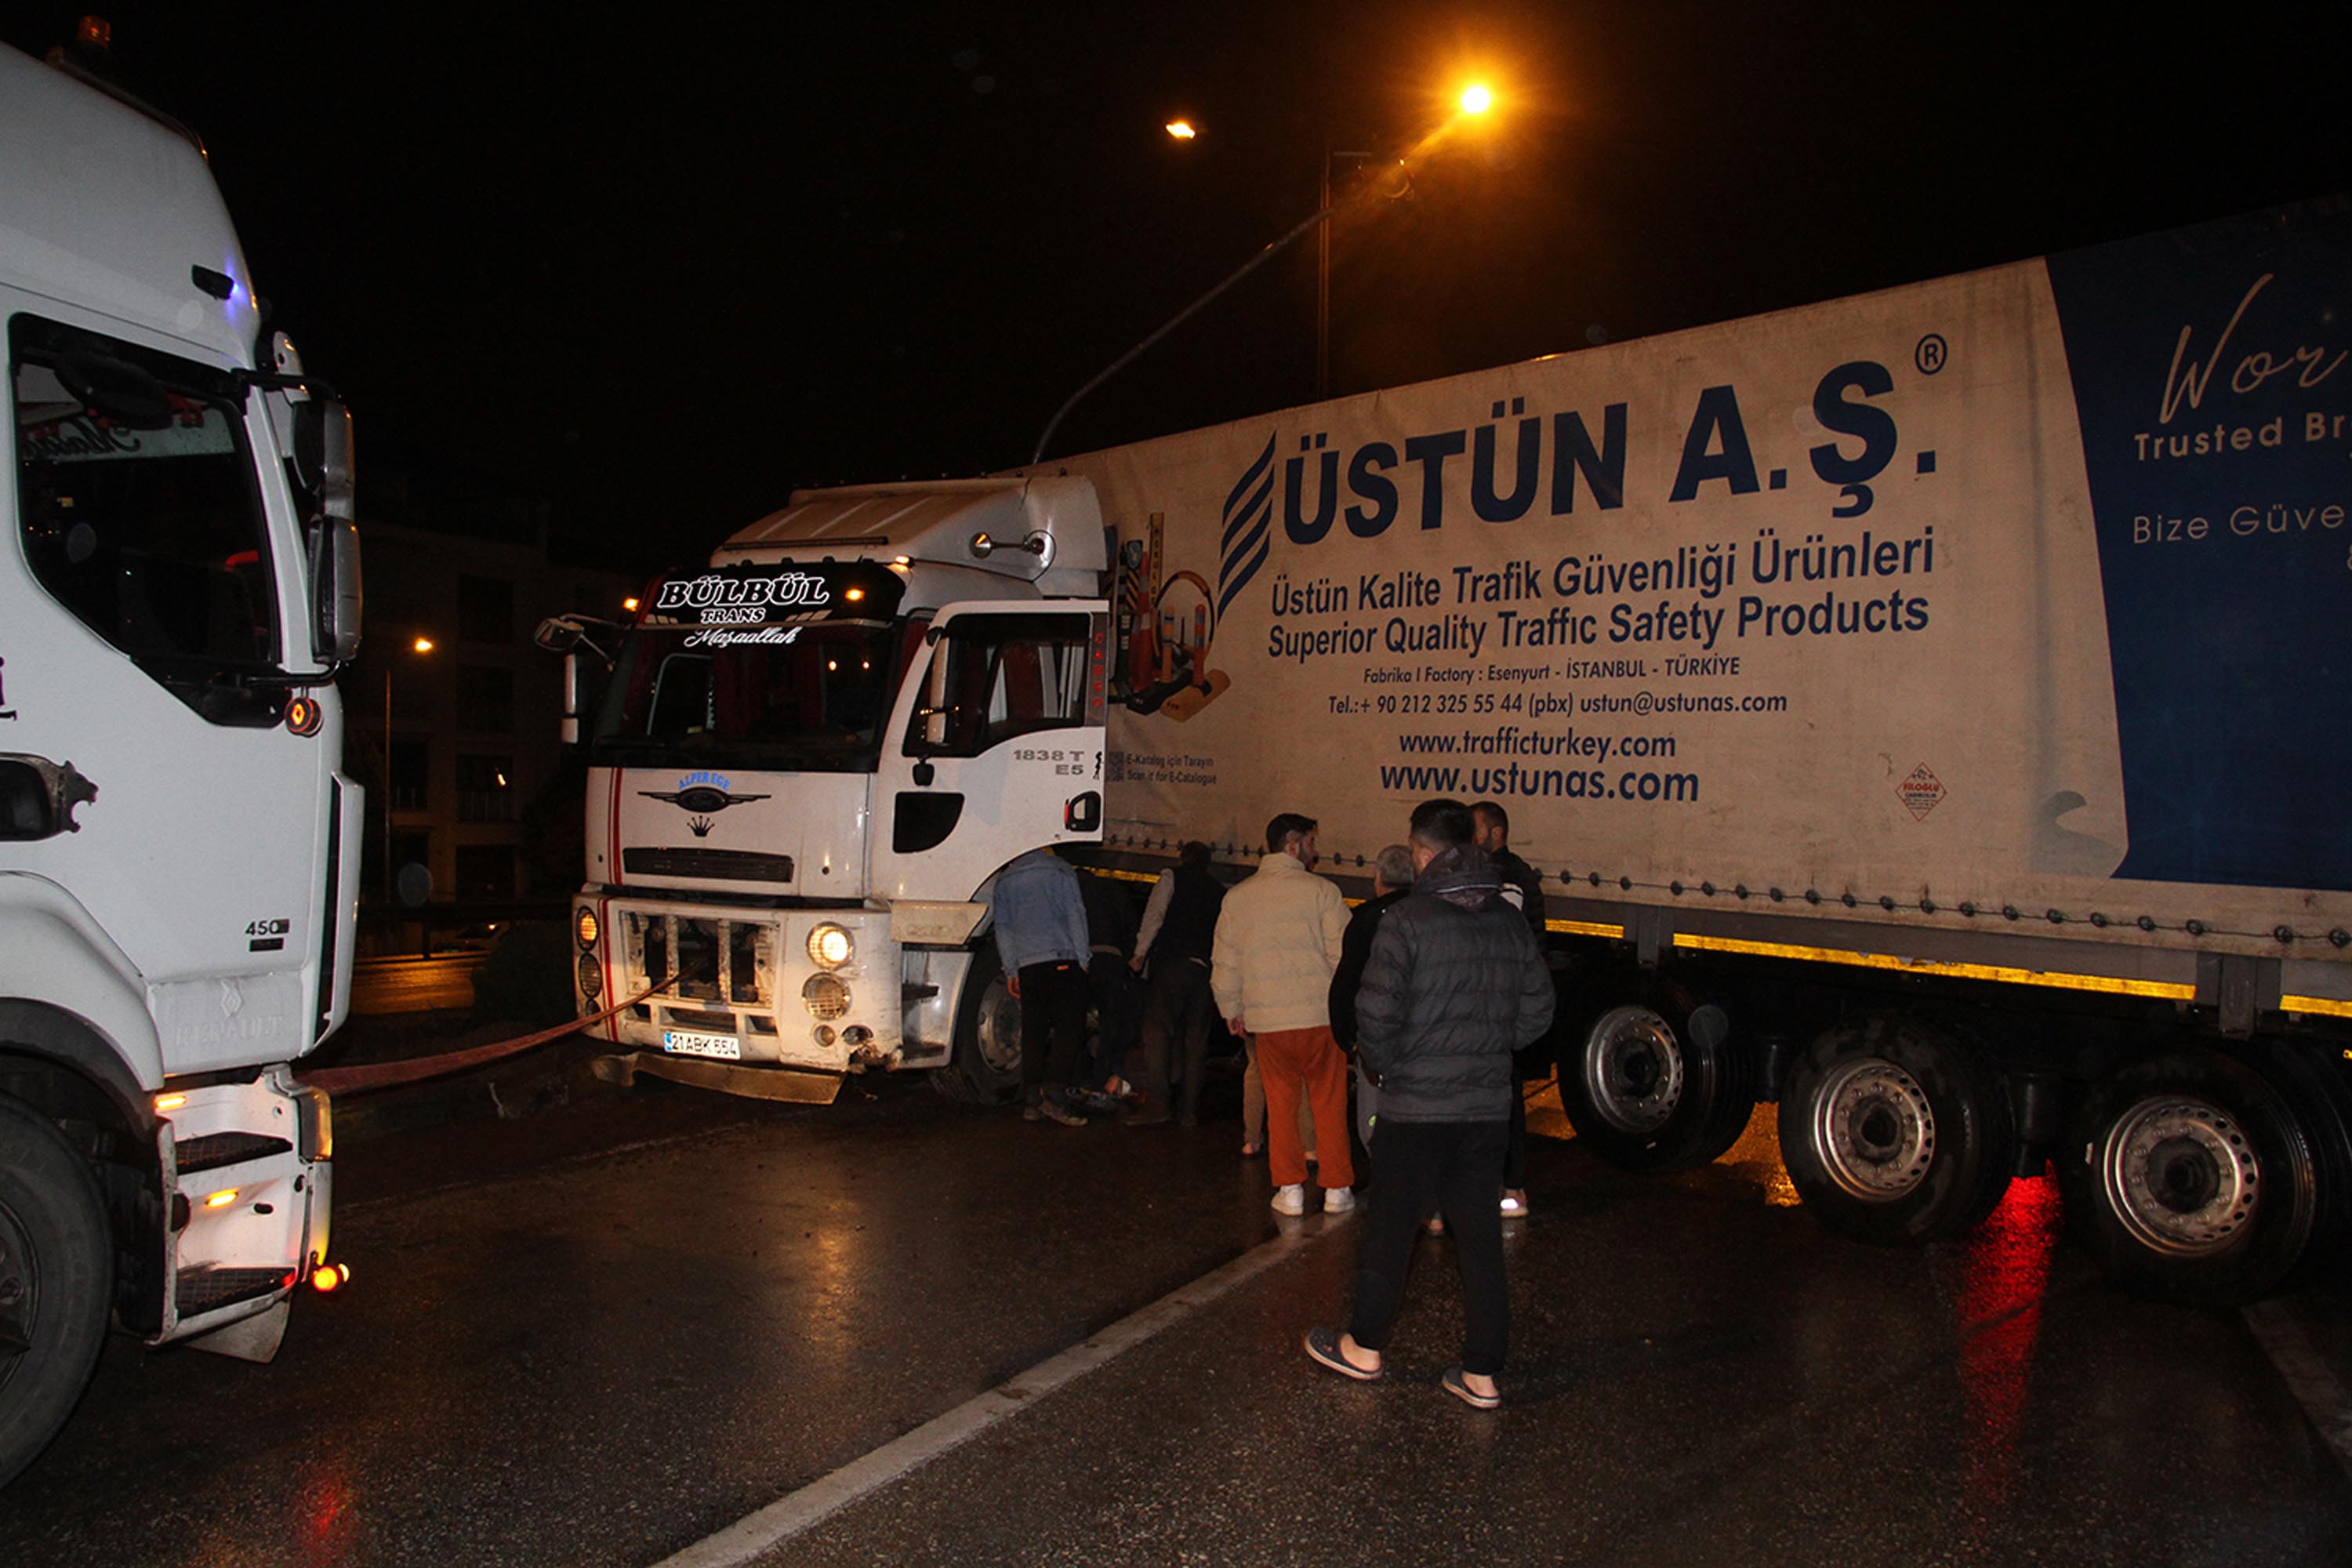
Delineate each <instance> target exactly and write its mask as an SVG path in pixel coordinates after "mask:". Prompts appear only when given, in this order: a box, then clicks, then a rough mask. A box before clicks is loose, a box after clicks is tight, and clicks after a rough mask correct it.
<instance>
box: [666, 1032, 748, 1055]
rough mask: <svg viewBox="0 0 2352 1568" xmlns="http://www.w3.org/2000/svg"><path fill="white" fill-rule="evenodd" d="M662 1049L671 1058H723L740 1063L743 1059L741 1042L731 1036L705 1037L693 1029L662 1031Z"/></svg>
mask: <svg viewBox="0 0 2352 1568" xmlns="http://www.w3.org/2000/svg"><path fill="white" fill-rule="evenodd" d="M662 1049H663V1050H666V1051H668V1052H669V1053H671V1054H672V1055H673V1056H681V1057H725V1058H727V1059H728V1060H730V1061H740V1060H741V1059H742V1057H743V1046H742V1042H740V1040H738V1039H736V1037H734V1036H732V1035H706V1034H702V1033H700V1032H699V1031H698V1030H694V1029H664V1030H663V1031H662Z"/></svg>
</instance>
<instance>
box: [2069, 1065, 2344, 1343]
mask: <svg viewBox="0 0 2352 1568" xmlns="http://www.w3.org/2000/svg"><path fill="white" fill-rule="evenodd" d="M2320 1164H2321V1161H2320V1158H2319V1155H2318V1152H2316V1151H2315V1149H2314V1147H2313V1145H2312V1142H2311V1140H2310V1139H2309V1138H2308V1137H2307V1136H2306V1133H2305V1128H2304V1126H2303V1125H2302V1124H2301V1123H2300V1122H2299V1121H2298V1120H2297V1118H2296V1116H2295V1114H2294V1110H2292V1109H2290V1107H2289V1106H2288V1104H2287V1102H2286V1100H2284V1098H2283V1097H2282V1096H2281V1095H2280V1093H2279V1092H2278V1089H2275V1088H2273V1085H2272V1084H2271V1083H2270V1082H2268V1081H2265V1079H2263V1075H2262V1074H2260V1073H2258V1072H2256V1071H2255V1070H2254V1069H2253V1068H2252V1067H2251V1066H2249V1065H2248V1064H2247V1063H2245V1062H2243V1061H2241V1060H2238V1059H2237V1058H2234V1057H2231V1056H2225V1055H2223V1054H2222V1053H2221V1052H2220V1051H2217V1050H2211V1049H2209V1048H2206V1047H2199V1046H2186V1047H2180V1048H2179V1049H2175V1050H2170V1051H2167V1052H2166V1053H2164V1054H2163V1055H2161V1056H2158V1057H2153V1058H2147V1059H2146V1060H2143V1061H2137V1062H2133V1063H2131V1064H2129V1065H2127V1066H2126V1067H2124V1068H2120V1069H2118V1070H2116V1072H2113V1073H2111V1074H2109V1075H2108V1076H2107V1077H2106V1078H2105V1079H2102V1080H2101V1081H2100V1082H2099V1083H2097V1084H2096V1085H2095V1086H2094V1087H2093V1089H2092V1090H2091V1092H2090V1094H2089V1095H2088V1096H2087V1097H2086V1099H2085V1100H2084V1105H2083V1109H2082V1113H2081V1116H2080V1117H2079V1119H2078V1120H2077V1122H2076V1127H2075V1136H2074V1138H2073V1139H2071V1140H2070V1141H2069V1143H2068V1146H2067V1150H2066V1157H2065V1158H2064V1159H2063V1160H2062V1161H2061V1162H2060V1163H2059V1173H2060V1177H2061V1180H2062V1184H2063V1190H2064V1194H2065V1201H2066V1217H2067V1219H2068V1220H2069V1221H2070V1222H2071V1223H2072V1225H2073V1226H2074V1232H2075V1235H2076V1236H2077V1237H2078V1238H2079V1239H2080V1240H2081V1241H2082V1242H2083V1244H2084V1246H2085V1247H2088V1248H2089V1249H2090V1251H2091V1253H2092V1255H2093V1256H2094V1257H2095V1258H2097V1259H2098V1261H2099V1264H2100V1266H2101V1267H2102V1268H2105V1270H2106V1272H2107V1273H2108V1275H2109V1276H2110V1277H2112V1278H2113V1279H2116V1281H2117V1282H2119V1283H2120V1284H2122V1285H2124V1286H2125V1287H2126V1288H2127V1289H2135V1290H2141V1291H2145V1292H2147V1293H2148V1294H2151V1295H2158V1296H2166V1297H2169V1298H2171V1299H2173V1300H2181V1301H2191V1302H2197V1303H2200V1304H2204V1305H2212V1306H2220V1305H2231V1304H2236V1303H2241V1302H2245V1301H2252V1300H2256V1299H2257V1298H2259V1297H2262V1296H2263V1295H2266V1294H2268V1293H2269V1292H2270V1291H2272V1290H2273V1289H2276V1288H2277V1287H2278V1286H2279V1285H2280V1284H2281V1283H2283V1282H2284V1280H2285V1279H2286V1278H2287V1276H2288V1275H2289V1274H2290V1273H2291V1272H2292V1271H2293V1270H2294V1268H2295V1265H2296V1264H2297V1263H2298V1262H2299V1261H2300V1260H2301V1259H2302V1258H2303V1257H2304V1255H2305V1251H2306V1249H2307V1248H2308V1247H2309V1246H2310V1244H2311V1241H2312V1238H2313V1236H2314V1234H2315V1230H2316V1229H2318V1228H2319V1227H2318V1226H2317V1223H2316V1222H2317V1221H2318V1219H2319V1217H2320V1215H2319V1210H2320V1200H2321V1196H2322V1194H2321V1190H2320V1188H2321V1184H2320V1180H2319V1177H2320ZM2330 1202H2331V1206H2332V1207H2334V1208H2335V1209H2336V1211H2338V1212H2337V1222H2338V1223H2339V1224H2340V1208H2341V1205H2340V1203H2338V1202H2336V1200H2334V1199H2332V1198H2331V1200H2330Z"/></svg>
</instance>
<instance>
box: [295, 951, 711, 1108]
mask: <svg viewBox="0 0 2352 1568" xmlns="http://www.w3.org/2000/svg"><path fill="white" fill-rule="evenodd" d="M677 981H678V977H677V975H675V974H673V975H670V976H668V977H667V978H666V979H663V980H659V981H656V983H655V984H651V985H649V986H647V987H646V989H644V990H643V991H640V992H638V993H637V994H635V996H632V997H629V998H628V999H627V1000H625V1001H622V1002H616V1003H614V1005H612V1006H610V1007H607V1008H605V1009H604V1011H603V1012H601V1013H596V1014H593V1015H591V1016H588V1017H584V1018H574V1019H572V1021H571V1022H569V1023H565V1024H558V1025H556V1026H553V1027H551V1028H546V1029H538V1030H534V1031H533V1032H531V1033H530V1034H528V1035H517V1036H515V1037H512V1038H511V1039H505V1040H492V1041H490V1042H489V1043H488V1044H487V1045H480V1046H468V1047H466V1048H465V1049H463V1050H457V1051H445V1052H443V1053H442V1054H441V1055H439V1056H434V1057H415V1058H410V1059H408V1060H406V1061H396V1062H368V1063H362V1064H358V1065H354V1066H352V1067H342V1068H315V1069H312V1070H310V1071H308V1072H300V1073H297V1074H296V1075H295V1077H296V1079H298V1080H299V1082H301V1083H302V1084H304V1085H305V1086H307V1087H309V1088H311V1089H324V1090H326V1091H327V1092H328V1093H329V1094H365V1093H367V1092H369V1091H370V1090H373V1089H392V1088H394V1087H396V1086H398V1085H400V1084H404V1083H421V1082H423V1081H424V1080H425V1079H431V1078H441V1077H444V1076H446V1074H449V1073H453V1072H464V1071H465V1070H466V1069H467V1068H478V1067H481V1066H483V1065H484V1064H485V1063H488V1062H494V1061H499V1060H500V1059H502V1058H507V1057H510V1056H515V1055H517V1054H519V1053H520V1052H523V1051H527V1050H529V1049H530V1048H531V1047H533V1046H543V1045H545V1044H547V1043H548V1042H549V1041H550V1040H560V1039H562V1037H564V1036H566V1035H570V1034H576V1033H578V1032H579V1031H581V1030H583V1029H590V1028H593V1027H595V1026H597V1025H599V1024H601V1023H604V1021H605V1020H606V1019H608V1018H612V1017H614V1016H618V1015H620V1014H622V1013H625V1012H626V1011H628V1010H629V1009H630V1008H632V1007H634V1006H635V1005H637V1004H638V1003H640V1002H643V1001H645V1000H646V998H647V997H650V996H656V995H659V994H661V993H662V992H665V991H667V990H668V989H669V988H670V987H671V986H673V985H675V984H677Z"/></svg>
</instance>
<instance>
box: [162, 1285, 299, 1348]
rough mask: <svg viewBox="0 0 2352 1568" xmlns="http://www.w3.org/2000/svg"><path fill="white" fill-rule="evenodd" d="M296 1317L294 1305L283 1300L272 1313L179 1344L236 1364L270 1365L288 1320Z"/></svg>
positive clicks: (271, 1307) (273, 1307)
mask: <svg viewBox="0 0 2352 1568" xmlns="http://www.w3.org/2000/svg"><path fill="white" fill-rule="evenodd" d="M292 1314H293V1302H292V1301H291V1300H287V1299H285V1298H280V1299H279V1300H277V1301H275V1302H273V1303H272V1304H271V1305H270V1307H269V1310H268V1311H264V1312H256V1313H255V1314H254V1315H253V1316H252V1317H250V1318H239V1319H238V1320H237V1321H236V1322H234V1323H231V1324H229V1325H228V1326H227V1327H226V1328H220V1329H215V1330H213V1331H211V1332H210V1333H204V1334H196V1335H193V1336H191V1337H190V1338H188V1339H184V1340H182V1341H181V1343H182V1344H184V1345H185V1346H187V1347H188V1348H189V1349H190V1350H197V1351H210V1352H212V1353H213V1354H215V1355H225V1356H228V1357H231V1358H233V1359H235V1360H236V1361H251V1362H260V1363H265V1364H266V1363H268V1362H270V1361H272V1360H274V1359H276V1357H277V1355H278V1343H279V1342H281V1341H282V1340H284V1339H285V1338H286V1320H287V1319H288V1318H289V1317H290V1316H292Z"/></svg>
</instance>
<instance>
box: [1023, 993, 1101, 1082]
mask: <svg viewBox="0 0 2352 1568" xmlns="http://www.w3.org/2000/svg"><path fill="white" fill-rule="evenodd" d="M1087 994H1088V993H1087V972H1086V971H1085V970H1084V969H1081V968H1080V967H1078V965H1076V964H1075V963H1024V964H1023V965H1022V966H1021V1093H1022V1097H1023V1098H1024V1099H1025V1100H1030V1101H1032V1102H1034V1101H1035V1100H1036V1099H1037V1097H1038V1095H1039V1093H1040V1092H1042V1091H1043V1089H1045V1085H1046V1084H1047V1082H1049V1081H1050V1082H1051V1083H1052V1085H1053V1087H1054V1090H1055V1093H1056V1094H1059V1093H1061V1092H1062V1091H1064V1090H1066V1089H1068V1088H1069V1087H1070V1085H1071V1083H1072V1082H1073V1081H1074V1080H1076V1078H1077V1076H1078V1058H1079V1056H1080V1054H1081V1053H1083V1052H1084V1051H1085V1050H1086V1048H1087Z"/></svg>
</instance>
